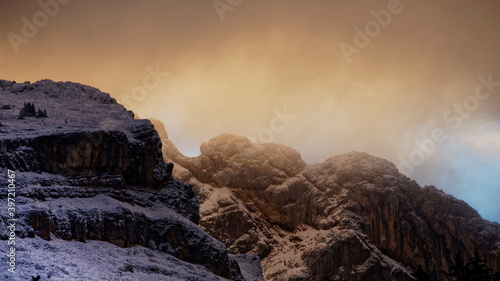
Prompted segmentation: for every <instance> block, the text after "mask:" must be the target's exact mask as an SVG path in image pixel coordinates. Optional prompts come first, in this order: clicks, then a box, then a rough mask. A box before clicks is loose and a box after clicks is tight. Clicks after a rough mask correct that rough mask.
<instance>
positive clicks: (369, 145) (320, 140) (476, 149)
mask: <svg viewBox="0 0 500 281" xmlns="http://www.w3.org/2000/svg"><path fill="white" fill-rule="evenodd" d="M66 2H68V3H66ZM40 3H42V4H40ZM214 3H215V4H214ZM231 3H232V4H233V6H231ZM214 5H215V6H214ZM499 12H500V2H498V1H493V0H491V1H481V2H472V1H456V0H446V1H430V0H428V1H424V0H418V1H417V0H414V1H409V0H400V1H396V0H390V1H368V0H364V1H324V0H321V1H320V0H318V1H307V2H306V1H285V0H281V1H263V0H260V1H249V0H232V1H229V0H220V1H189V2H188V1H152V0H151V1H131V0H129V1H95V0H91V1H83V0H72V1H68V0H65V1H63V0H59V1H57V0H42V1H40V2H38V1H32V2H30V3H26V2H24V1H23V2H22V3H20V1H3V3H2V9H1V12H0V14H1V16H0V30H1V33H2V34H3V37H1V38H3V39H1V40H0V78H1V79H7V80H16V81H18V82H19V81H25V80H29V81H36V80H40V79H44V78H49V79H52V80H55V81H74V82H79V83H83V84H88V85H91V86H94V87H97V88H99V89H101V90H102V91H105V92H109V93H110V94H111V95H112V96H113V97H115V98H117V99H118V101H119V102H122V103H126V104H127V105H128V107H130V108H131V109H133V110H134V112H136V113H137V114H138V115H139V116H141V117H143V118H148V117H155V118H157V119H160V120H162V121H163V122H164V123H165V125H166V128H167V130H168V133H169V135H170V138H171V139H172V140H173V141H174V143H175V144H176V145H177V146H178V147H179V149H180V150H181V151H183V152H184V153H186V154H188V155H196V153H198V147H199V145H200V144H201V142H203V141H208V140H209V139H210V138H212V137H214V136H216V135H218V134H220V133H223V132H228V133H234V134H238V135H244V136H249V137H251V138H253V139H254V140H256V141H267V140H272V141H273V142H277V143H283V144H286V145H289V146H292V147H294V148H295V149H297V150H298V151H299V152H300V153H301V154H302V156H303V158H304V159H305V160H306V162H308V163H314V162H321V161H323V160H325V159H326V158H328V157H330V156H333V155H336V154H340V153H344V152H347V151H351V150H358V151H366V152H369V153H371V154H374V155H377V156H381V157H384V158H387V159H389V160H391V161H393V162H394V163H396V164H398V165H400V164H401V163H402V162H403V160H407V161H410V160H411V159H410V158H411V157H412V156H413V157H414V158H413V164H418V165H413V164H412V166H413V172H412V173H411V177H413V178H415V179H416V180H417V181H418V182H419V183H421V184H431V183H432V184H435V185H437V186H438V187H439V188H442V189H444V190H445V191H446V192H449V193H452V194H454V195H455V196H457V197H459V198H462V199H464V200H466V201H467V202H468V203H469V204H471V205H472V206H473V207H475V208H477V209H479V211H480V212H481V214H483V216H485V217H487V218H489V219H495V220H497V221H499V220H500V207H499V206H498V204H497V203H496V202H493V201H488V200H491V198H500V176H498V175H499V174H500V173H499V170H500V166H499V164H497V163H498V162H499V161H498V159H499V158H500V125H499V113H498V112H500V111H499V109H500V97H499V96H500V87H497V86H494V88H493V91H492V93H491V95H490V96H489V97H488V98H486V99H484V100H479V99H477V98H476V99H477V104H475V103H474V99H473V98H471V97H470V96H474V93H475V89H476V88H477V87H478V85H481V82H480V81H479V80H478V77H479V76H482V77H484V78H485V79H488V76H489V75H490V74H491V75H492V76H491V77H492V78H491V79H492V81H499V82H500V55H499V53H498V48H499V46H500V20H499V19H500V17H499V16H498V15H499ZM388 15H389V16H390V18H389V17H388ZM377 18H378V21H377ZM359 30H361V32H363V35H360V33H359ZM367 38H368V40H369V42H368V43H367ZM363 39H364V40H363ZM356 42H357V43H364V44H356ZM346 44H349V45H350V46H352V48H351V49H350V50H351V51H352V50H353V48H354V47H356V48H357V52H354V53H352V54H351V55H350V56H348V57H346V55H345V54H344V51H345V49H344V51H343V49H342V46H344V47H345V46H347V45H346ZM166 73H168V75H167V74H166ZM495 89H496V92H495V91H494V90H495ZM483 90H488V89H487V88H486V87H483V89H481V91H483ZM485 93H486V92H485ZM127 101H128V102H127ZM464 102H469V104H467V105H468V108H469V109H473V110H471V111H467V109H465V110H466V111H465V112H464V114H468V115H463V116H462V115H460V114H459V112H457V111H456V110H457V107H455V105H458V106H460V105H463V103H464ZM284 108H286V111H287V113H288V114H289V115H290V116H289V117H290V118H288V119H287V118H283V116H281V117H282V118H281V119H280V118H279V116H277V115H276V111H278V112H283V109H284ZM448 110H452V112H451V113H449V114H447V117H448V119H447V120H446V119H445V118H444V117H443V114H445V115H446V113H447V112H448ZM291 116H294V117H293V118H292V117H291ZM465 116H467V117H465ZM282 119H284V120H282ZM457 120H460V121H462V122H461V123H460V125H459V126H457V125H458V121H457ZM435 129H442V131H443V132H444V134H446V136H447V137H448V138H447V139H446V141H444V142H443V143H440V144H437V145H436V146H435V148H433V149H432V153H428V154H426V151H425V147H424V149H422V148H421V147H420V146H419V145H418V143H420V144H422V143H424V144H425V143H426V142H425V141H424V140H425V139H428V138H431V137H432V132H433V131H434V130H435ZM259 136H260V137H259ZM415 141H417V143H416V142H415ZM415 151H420V152H415ZM427 152H428V151H427ZM412 153H413V154H412ZM422 153H423V154H422ZM422 155H424V156H425V157H424V159H422V161H420V159H419V158H418V157H419V156H422ZM417 160H419V161H417ZM417 162H418V163H417ZM420 162H422V163H420ZM478 190H479V192H478Z"/></svg>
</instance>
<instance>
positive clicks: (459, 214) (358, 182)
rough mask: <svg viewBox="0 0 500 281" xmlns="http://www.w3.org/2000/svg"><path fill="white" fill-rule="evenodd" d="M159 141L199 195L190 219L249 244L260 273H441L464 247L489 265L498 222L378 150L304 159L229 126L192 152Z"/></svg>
mask: <svg viewBox="0 0 500 281" xmlns="http://www.w3.org/2000/svg"><path fill="white" fill-rule="evenodd" d="M155 126H156V127H157V128H158V127H161V124H158V123H155ZM159 130H160V131H161V129H159ZM164 135H165V136H166V134H165V133H164ZM164 144H165V149H164V154H165V157H166V158H167V159H169V160H170V161H173V162H175V163H178V164H179V165H176V168H175V169H174V172H173V175H174V177H178V178H182V180H184V181H186V182H189V183H191V184H192V185H193V188H194V189H195V191H196V193H197V194H198V196H199V198H200V201H201V203H202V204H201V208H200V212H201V221H200V225H201V226H202V227H203V228H204V229H205V230H206V231H207V232H208V233H210V234H211V235H213V236H214V237H216V238H217V239H218V240H220V241H222V242H223V243H224V244H225V245H226V246H227V247H228V248H229V251H230V252H231V253H257V254H258V255H259V256H260V257H261V258H262V267H263V270H264V276H265V278H266V280H292V279H293V280H412V279H413V277H411V275H412V269H413V270H414V269H416V268H417V267H418V265H421V266H422V267H423V269H424V270H425V271H426V272H427V273H428V274H429V275H430V276H431V280H451V278H450V277H449V275H448V273H449V270H450V267H451V265H452V261H453V259H454V257H455V255H456V253H461V254H462V255H463V258H464V259H466V258H468V257H471V256H472V255H473V252H474V248H477V249H478V250H479V251H480V253H481V255H482V256H483V257H485V258H486V259H487V261H488V265H489V266H490V267H492V268H493V269H497V268H498V265H499V262H500V259H499V257H500V225H499V224H498V223H492V222H488V221H485V220H483V219H481V217H480V216H479V215H478V213H477V212H476V211H475V210H473V209H472V208H471V207H469V206H468V205H467V204H466V203H465V202H463V201H460V200H457V199H455V198H454V197H452V196H449V195H446V194H444V193H443V192H442V191H438V190H437V189H436V188H435V187H432V186H430V187H424V188H421V187H420V186H418V184H417V183H415V182H414V181H412V180H410V179H408V178H407V177H406V176H404V175H402V174H400V173H399V172H398V170H397V169H396V167H395V165H394V164H392V163H390V162H388V161H386V160H384V159H381V158H377V157H374V156H371V155H368V154H366V153H358V152H351V153H347V154H344V155H339V156H336V157H332V158H330V159H328V160H326V161H325V162H324V163H321V164H316V165H305V164H304V163H303V161H302V160H301V159H300V155H298V153H297V152H295V151H293V150H291V149H290V148H285V147H283V146H279V145H258V144H251V143H250V142H249V141H248V140H246V139H244V138H240V137H235V136H229V135H222V136H220V137H217V138H215V139H214V140H211V141H210V142H208V143H206V144H203V145H202V150H201V152H202V154H201V155H200V156H199V157H196V158H188V157H184V156H182V154H180V153H179V152H178V151H177V150H176V149H175V148H173V147H172V146H173V144H172V143H171V142H170V141H169V140H164ZM169 151H171V152H169ZM254 151H265V153H263V154H262V155H264V156H263V157H260V158H259V157H258V155H259V154H254V153H253V152H254ZM273 151H274V152H275V153H273ZM271 159H272V160H271ZM271 163H273V164H271ZM275 163H278V164H275ZM267 164H269V165H267ZM200 170H201V172H200ZM273 175H275V176H273Z"/></svg>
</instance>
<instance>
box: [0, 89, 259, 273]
mask: <svg viewBox="0 0 500 281" xmlns="http://www.w3.org/2000/svg"><path fill="white" fill-rule="evenodd" d="M0 95H1V96H2V101H1V102H2V104H3V105H9V106H8V107H10V108H8V107H7V106H6V107H5V109H1V110H0V119H2V120H1V122H2V123H1V124H2V126H0V132H1V135H0V171H1V172H2V174H7V169H10V170H14V171H15V172H16V180H17V185H18V186H19V189H18V190H17V192H16V193H17V194H16V215H17V218H18V221H17V222H16V234H17V235H18V238H19V239H36V238H35V236H39V237H41V238H43V239H46V240H59V239H64V240H76V241H81V242H85V241H87V240H101V241H107V242H110V243H112V244H115V245H118V246H120V247H132V246H134V245H139V246H143V247H147V248H149V249H152V250H155V251H157V252H161V253H162V254H168V255H167V256H168V257H172V260H175V258H177V259H180V260H182V266H181V267H186V266H189V264H196V265H197V266H198V265H203V266H204V267H206V268H207V269H208V270H209V271H207V272H210V276H209V275H207V274H206V272H201V273H200V275H205V276H206V279H207V280H217V279H219V280H225V279H224V278H233V277H232V274H235V275H237V276H236V277H235V278H234V279H235V280H242V281H244V280H245V276H244V275H245V274H243V273H242V271H241V270H240V268H239V264H238V261H237V260H236V259H230V257H229V255H228V251H227V248H226V247H225V246H224V245H223V244H222V243H221V242H219V241H217V240H215V239H214V238H212V237H211V236H209V235H208V234H207V233H205V232H204V231H203V230H202V229H201V228H199V227H198V226H197V223H198V222H199V218H200V217H199V201H198V198H197V197H196V194H195V193H194V191H193V189H192V187H191V185H188V184H184V183H181V182H178V181H176V180H174V179H173V178H172V177H171V173H172V164H171V163H169V164H167V163H165V161H164V160H163V155H162V146H161V141H160V138H159V137H158V134H157V132H156V131H155V129H154V127H153V125H152V124H151V123H150V122H149V121H148V120H135V119H133V114H132V113H131V112H129V111H127V110H126V109H125V108H124V107H123V106H121V105H118V104H117V103H116V101H115V100H114V99H112V98H111V97H110V96H109V95H108V94H105V93H102V92H100V91H99V90H97V89H95V88H91V87H88V86H83V85H80V84H75V83H69V82H66V83H55V82H52V81H49V80H43V81H40V82H36V83H34V84H30V83H21V84H19V83H14V82H10V81H4V80H0ZM24 102H30V103H33V104H35V106H36V108H38V109H40V108H43V109H46V110H47V113H48V117H47V118H34V117H25V118H24V119H18V118H17V116H18V113H19V110H20V109H21V108H23V103H24ZM0 189H2V192H1V193H0V200H2V201H3V200H6V196H7V194H8V193H7V187H6V185H2V186H1V187H0ZM0 215H1V220H0V239H2V240H5V239H8V238H9V234H10V231H9V229H8V228H7V225H8V222H7V220H6V219H7V218H8V214H7V213H6V212H5V210H3V209H2V211H1V213H0ZM30 241H33V242H30V243H26V244H31V243H32V244H35V245H36V244H39V242H36V241H37V240H30ZM57 243H59V242H57ZM3 244H5V245H7V244H6V243H3ZM174 257H175V258H174ZM28 266H31V265H29V264H28ZM253 266H255V265H253ZM35 268H36V269H37V270H38V269H39V267H38V266H35ZM193 268H199V266H198V267H196V266H195V267H193ZM124 271H126V272H129V274H131V273H130V271H133V266H132V267H127V268H125V269H124ZM141 271H144V270H143V269H141ZM153 271H154V270H153ZM31 273H32V274H33V275H35V273H36V274H40V273H41V272H31ZM42 273H43V272H42ZM119 273H120V274H121V273H123V272H119ZM154 273H155V274H157V273H158V272H154ZM47 274H49V273H47ZM169 274H170V273H169ZM196 274H197V273H193V276H194V275H196ZM46 276H48V275H46ZM178 276H186V274H184V273H182V274H181V273H179V275H178ZM171 277H172V278H174V279H175V278H176V276H175V274H174V275H172V276H171ZM68 278H69V275H65V277H64V278H63V279H66V280H69V279H71V278H69V279H68ZM72 278H74V277H72ZM96 278H97V277H96ZM110 278H111V277H110ZM117 278H119V277H114V278H113V279H108V280H117ZM179 278H180V277H179ZM92 280H97V279H92ZM137 280H145V279H137Z"/></svg>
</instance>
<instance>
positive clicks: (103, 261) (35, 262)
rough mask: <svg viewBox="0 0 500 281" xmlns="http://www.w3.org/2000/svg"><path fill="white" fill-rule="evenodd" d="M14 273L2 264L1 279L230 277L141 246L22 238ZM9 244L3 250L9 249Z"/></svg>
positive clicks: (216, 280) (181, 280)
mask: <svg viewBox="0 0 500 281" xmlns="http://www.w3.org/2000/svg"><path fill="white" fill-rule="evenodd" d="M16 245H17V257H18V258H17V263H16V270H15V273H14V274H13V273H11V272H8V271H7V270H6V269H5V266H4V262H2V263H1V266H0V280H12V281H25V280H32V279H31V278H32V277H37V276H40V277H41V279H40V280H41V281H48V280H53V281H68V280H74V281H108V280H109V281H114V280H120V281H187V280H193V281H198V280H206V281H221V280H228V279H225V278H222V277H220V276H217V275H215V274H214V273H212V272H210V271H209V270H208V269H207V268H205V267H204V266H201V265H197V264H192V263H188V262H185V261H183V260H180V259H178V258H175V257H173V256H172V255H169V254H167V253H163V252H159V251H155V250H151V249H148V248H146V247H142V246H133V247H130V248H120V247H118V246H115V245H113V244H110V243H107V242H102V241H87V243H82V242H78V241H66V240H61V239H58V238H54V237H53V238H52V239H51V240H50V241H46V240H43V239H41V238H40V237H34V238H25V239H19V240H18V243H17V244H16ZM7 246H8V245H7V244H6V243H1V244H0V251H1V252H2V253H5V252H7Z"/></svg>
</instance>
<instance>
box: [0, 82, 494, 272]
mask: <svg viewBox="0 0 500 281" xmlns="http://www.w3.org/2000/svg"><path fill="white" fill-rule="evenodd" d="M0 96H1V97H2V100H1V103H2V104H1V105H0V108H1V109H0V114H1V115H0V116H1V120H0V122H1V126H0V133H1V135H0V169H1V172H2V178H1V179H2V180H3V181H4V182H5V183H7V181H8V179H9V178H10V179H12V177H11V176H10V175H15V176H14V178H15V186H16V187H15V192H16V195H15V199H16V200H15V210H14V212H12V210H11V211H9V210H8V209H7V208H2V209H1V211H0V215H1V222H0V238H1V240H0V248H1V249H2V252H5V253H12V252H14V253H15V261H14V264H13V266H12V264H8V263H7V262H2V263H0V277H1V278H2V279H5V280H29V279H30V278H32V277H37V276H40V278H41V280H242V281H243V280H247V281H250V280H252V281H255V280H273V281H274V280H276V281H278V280H345V281H347V280H387V281H389V280H394V281H400V280H415V279H416V278H417V280H424V279H422V276H425V275H427V276H428V278H426V279H425V280H433V281H434V280H445V281H448V280H453V277H452V275H453V274H454V268H455V266H456V260H457V257H459V258H460V259H461V260H463V261H473V260H474V257H476V256H477V257H478V259H481V260H483V259H484V266H485V268H488V269H491V272H486V271H484V272H486V273H488V274H490V275H491V273H493V272H498V270H499V269H500V268H499V267H500V224H498V223H496V222H490V221H487V220H484V219H483V218H481V216H480V215H479V214H478V212H477V211H476V210H474V209H473V208H471V207H470V206H469V205H468V204H467V203H466V202H464V201H462V200H459V199H456V198H455V197H453V196H451V195H448V194H446V193H444V192H443V191H442V190H440V189H439V188H438V187H435V186H432V185H429V186H423V187H422V186H419V185H418V184H417V183H416V182H415V181H413V180H412V179H411V178H408V177H407V176H405V175H403V174H402V173H401V172H400V171H399V170H398V168H397V166H396V165H395V164H394V163H391V162H390V161H388V160H385V159H382V158H379V157H375V156H372V155H370V154H367V153H363V152H347V153H344V154H340V155H337V156H333V157H330V158H328V159H327V160H325V161H324V162H322V163H318V164H313V165H311V164H306V162H305V161H304V160H303V159H302V157H301V155H300V153H298V152H297V151H296V150H295V149H293V148H290V147H287V146H284V145H279V144H274V143H261V144H256V143H252V142H251V141H250V140H249V139H248V138H246V137H241V136H236V135H231V134H222V135H219V136H217V137H215V138H213V139H211V140H210V141H208V142H206V143H203V144H202V146H201V147H200V151H201V155H200V156H198V157H194V158H191V157H186V156H184V155H182V154H181V153H180V152H179V150H178V149H177V148H176V147H175V145H174V143H173V142H172V141H171V140H170V139H169V137H168V134H167V130H168V128H167V129H166V128H165V127H164V125H163V124H162V123H161V122H160V121H158V120H151V121H150V120H144V119H135V118H134V114H133V113H132V112H131V111H129V110H127V109H126V108H125V107H123V106H122V105H120V104H118V103H117V102H116V100H115V99H114V98H112V97H111V96H110V95H109V94H106V93H103V92H101V91H99V90H98V89H96V88H93V87H90V86H86V85H82V84H77V83H71V82H53V81H50V80H42V81H39V82H36V83H29V82H26V83H15V82H12V81H6V80H0ZM38 110H40V111H41V113H40V114H38V112H39V111H38ZM32 111H35V112H37V113H35V116H31V115H32V114H31V113H32ZM21 112H23V114H21ZM4 175H5V176H4ZM0 189H1V191H2V192H1V194H0V201H1V202H4V203H5V204H7V201H9V200H8V198H9V195H8V194H9V193H10V192H11V191H9V190H10V189H9V188H8V185H7V184H5V185H2V186H1V187H0ZM13 218H15V219H16V221H12V220H11V219H13ZM12 223H14V226H15V231H13V227H12ZM12 237H14V239H11V238H12ZM12 240H14V241H15V244H14V245H13V247H14V251H12V249H10V247H11V246H12V245H10V244H8V243H9V241H12ZM13 267H14V270H13V271H15V273H12V272H10V271H9V269H12V268H13Z"/></svg>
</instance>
